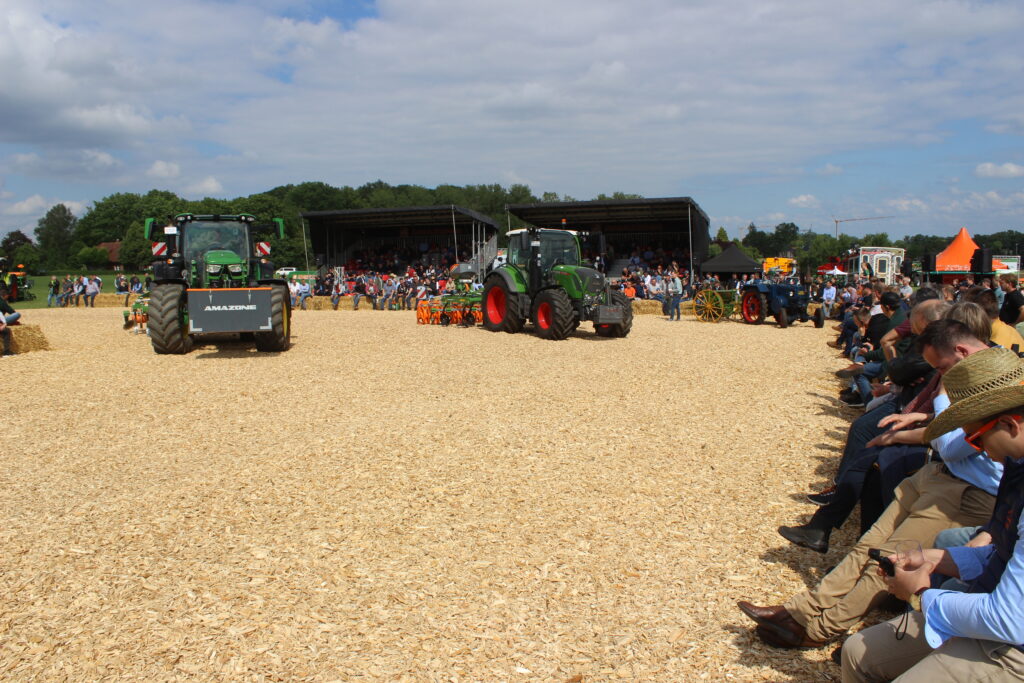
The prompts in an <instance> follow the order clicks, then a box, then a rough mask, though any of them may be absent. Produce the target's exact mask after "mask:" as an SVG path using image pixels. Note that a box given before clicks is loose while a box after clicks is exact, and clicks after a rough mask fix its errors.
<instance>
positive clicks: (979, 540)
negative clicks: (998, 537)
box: [967, 531, 992, 548]
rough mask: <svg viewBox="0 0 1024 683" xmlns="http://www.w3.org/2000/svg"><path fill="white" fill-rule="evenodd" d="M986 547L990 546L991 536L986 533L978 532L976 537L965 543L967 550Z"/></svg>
mask: <svg viewBox="0 0 1024 683" xmlns="http://www.w3.org/2000/svg"><path fill="white" fill-rule="evenodd" d="M987 545H992V534H990V533H989V532H987V531H980V532H978V535H977V536H975V537H974V538H972V539H971V540H969V541H967V547H968V548H984V547H985V546H987Z"/></svg>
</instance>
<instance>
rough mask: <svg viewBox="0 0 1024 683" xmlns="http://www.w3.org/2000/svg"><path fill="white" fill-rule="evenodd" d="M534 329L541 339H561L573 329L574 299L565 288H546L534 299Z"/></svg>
mask: <svg viewBox="0 0 1024 683" xmlns="http://www.w3.org/2000/svg"><path fill="white" fill-rule="evenodd" d="M531 317H532V318H533V329H534V331H535V332H536V333H537V336H538V337H540V338H541V339H549V340H551V341H559V340H561V339H565V338H566V337H568V336H569V335H570V334H572V331H573V320H574V319H575V318H576V314H575V312H574V311H573V310H572V301H570V300H569V295H568V294H566V293H565V290H564V289H557V288H556V289H544V290H541V292H540V293H538V294H537V296H536V298H535V299H534V300H533V315H532V316H531Z"/></svg>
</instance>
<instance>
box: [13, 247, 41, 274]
mask: <svg viewBox="0 0 1024 683" xmlns="http://www.w3.org/2000/svg"><path fill="white" fill-rule="evenodd" d="M41 264H42V259H41V258H40V253H39V249H38V248H37V247H36V245H34V244H32V243H31V242H29V243H28V244H22V245H21V246H19V247H18V248H17V249H15V250H14V258H13V263H12V265H23V266H25V270H27V271H28V272H30V273H38V272H39V269H40V267H41Z"/></svg>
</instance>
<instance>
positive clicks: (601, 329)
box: [594, 292, 633, 337]
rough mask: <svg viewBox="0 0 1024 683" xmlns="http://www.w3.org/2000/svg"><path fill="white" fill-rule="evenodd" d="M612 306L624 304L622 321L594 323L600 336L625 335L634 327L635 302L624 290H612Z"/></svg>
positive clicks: (595, 329)
mask: <svg viewBox="0 0 1024 683" xmlns="http://www.w3.org/2000/svg"><path fill="white" fill-rule="evenodd" d="M609 303H610V304H611V305H612V306H622V322H621V323H616V324H614V325H594V331H595V332H597V335H598V336H599V337H625V336H627V335H628V334H629V333H630V330H632V329H633V302H632V301H630V300H629V297H628V296H626V295H625V294H623V293H622V292H612V294H611V301H609Z"/></svg>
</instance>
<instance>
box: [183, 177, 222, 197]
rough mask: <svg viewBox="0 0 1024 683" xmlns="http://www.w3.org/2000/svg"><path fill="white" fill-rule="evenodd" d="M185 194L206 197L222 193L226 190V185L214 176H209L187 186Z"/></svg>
mask: <svg viewBox="0 0 1024 683" xmlns="http://www.w3.org/2000/svg"><path fill="white" fill-rule="evenodd" d="M184 191H185V194H188V195H193V196H195V195H202V196H204V197H212V196H213V195H217V194H220V193H221V192H223V191H224V187H223V186H222V185H221V184H220V182H218V180H217V179H216V178H214V177H213V176H207V177H205V178H203V179H202V180H200V181H199V182H197V183H193V184H192V185H189V186H188V187H186V188H185V190H184Z"/></svg>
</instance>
